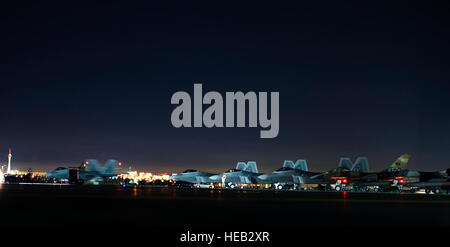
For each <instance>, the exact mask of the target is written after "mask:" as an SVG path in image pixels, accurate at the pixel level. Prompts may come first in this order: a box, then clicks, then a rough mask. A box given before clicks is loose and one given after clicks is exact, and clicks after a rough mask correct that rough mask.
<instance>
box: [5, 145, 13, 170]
mask: <svg viewBox="0 0 450 247" xmlns="http://www.w3.org/2000/svg"><path fill="white" fill-rule="evenodd" d="M11 158H12V154H11V148H9V154H8V169H7V170H6V174H9V173H11Z"/></svg>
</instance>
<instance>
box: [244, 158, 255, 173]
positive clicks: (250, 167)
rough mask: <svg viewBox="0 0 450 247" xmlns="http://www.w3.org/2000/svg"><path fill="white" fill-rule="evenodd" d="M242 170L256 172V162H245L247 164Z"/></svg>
mask: <svg viewBox="0 0 450 247" xmlns="http://www.w3.org/2000/svg"><path fill="white" fill-rule="evenodd" d="M244 171H247V172H253V173H258V167H257V166H256V162H255V161H249V162H247V166H246V167H245V169H244Z"/></svg>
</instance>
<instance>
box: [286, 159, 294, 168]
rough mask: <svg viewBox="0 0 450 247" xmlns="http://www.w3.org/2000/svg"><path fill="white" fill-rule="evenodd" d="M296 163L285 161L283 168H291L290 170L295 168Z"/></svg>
mask: <svg viewBox="0 0 450 247" xmlns="http://www.w3.org/2000/svg"><path fill="white" fill-rule="evenodd" d="M294 166H295V165H294V162H293V161H292V160H285V161H284V164H283V167H289V168H294Z"/></svg>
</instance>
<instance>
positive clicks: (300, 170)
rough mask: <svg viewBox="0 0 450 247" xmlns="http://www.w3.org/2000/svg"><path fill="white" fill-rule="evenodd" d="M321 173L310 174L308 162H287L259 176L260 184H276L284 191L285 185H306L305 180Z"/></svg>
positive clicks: (276, 186)
mask: <svg viewBox="0 0 450 247" xmlns="http://www.w3.org/2000/svg"><path fill="white" fill-rule="evenodd" d="M318 174H319V173H315V172H309V171H308V165H307V163H306V160H297V162H295V164H294V162H293V161H292V160H285V161H284V164H283V167H282V168H280V169H278V170H276V171H274V172H272V173H267V174H262V175H259V176H258V179H259V180H260V183H263V184H274V185H275V188H277V189H282V188H283V185H293V184H304V183H305V180H306V179H308V178H310V177H311V176H314V175H318Z"/></svg>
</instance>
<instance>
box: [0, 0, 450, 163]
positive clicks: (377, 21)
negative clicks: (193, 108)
mask: <svg viewBox="0 0 450 247" xmlns="http://www.w3.org/2000/svg"><path fill="white" fill-rule="evenodd" d="M129 2H130V1H126V2H125V1H124V2H117V3H114V4H111V3H104V4H92V3H90V4H86V5H83V4H79V3H76V2H75V1H74V2H73V3H71V4H68V3H67V2H66V1H58V2H45V3H23V2H20V3H15V5H11V3H9V4H10V5H5V3H2V4H1V5H2V6H1V8H0V12H1V14H0V32H1V39H0V54H1V55H0V63H1V64H0V82H1V90H0V100H1V109H2V111H1V114H0V150H3V151H1V152H0V153H3V155H1V156H0V162H1V163H3V164H4V163H5V162H6V158H7V150H8V147H10V146H11V147H12V148H13V153H14V158H13V168H19V169H26V168H28V167H31V168H32V169H33V170H50V169H52V168H55V167H57V166H75V165H78V164H79V163H81V162H82V161H83V160H85V159H88V158H96V159H99V160H101V161H105V160H106V159H109V158H113V159H118V160H120V161H122V162H123V163H124V164H125V165H126V166H132V167H135V168H137V169H139V170H146V171H155V172H179V171H182V170H185V169H187V168H197V169H202V170H205V171H211V172H215V171H217V172H218V171H223V170H225V169H228V168H231V167H234V166H235V163H236V162H237V161H242V160H243V161H246V160H255V161H257V162H258V165H259V168H260V170H261V171H265V172H269V171H271V170H273V169H276V168H278V167H280V166H281V165H282V162H283V160H284V159H292V160H295V159H299V158H302V159H307V161H308V164H309V166H310V169H312V170H327V169H330V168H333V167H335V166H336V165H337V162H338V159H339V157H341V156H349V157H352V158H355V157H357V156H367V157H368V158H369V161H370V165H371V168H372V169H373V170H380V169H383V168H385V167H387V166H388V165H390V164H391V163H392V162H393V161H394V160H395V159H396V158H397V157H398V156H399V155H401V154H403V153H409V154H411V155H412V159H411V161H410V167H411V168H414V169H422V170H437V169H444V168H447V167H450V155H449V151H450V130H449V126H450V85H449V79H450V71H449V68H450V63H449V59H450V50H449V49H450V48H449V47H450V46H449V41H450V22H449V20H450V8H449V5H448V4H444V3H443V2H442V3H441V2H430V3H425V2H424V1H421V2H422V3H420V4H419V3H414V2H413V1H405V2H397V3H396V4H392V3H389V2H381V1H373V3H371V4H367V3H365V4H363V5H362V4H361V3H359V2H360V1H355V2H349V3H340V1H339V2H338V3H336V1H334V3H332V2H330V3H327V2H322V1H320V3H318V4H317V5H314V4H313V3H308V4H298V5H283V6H281V5H279V6H275V5H273V3H271V4H259V3H257V2H256V3H253V4H249V5H243V4H242V3H241V4H239V5H229V4H228V3H227V2H223V3H220V4H219V3H211V1H209V2H206V3H191V1H188V2H189V3H186V1H185V3H170V5H166V6H163V5H158V4H154V3H144V1H143V2H142V3H135V4H131V3H129ZM145 2H147V1H145ZM212 2H215V1H212ZM194 83H203V88H204V91H211V90H214V91H219V92H222V93H225V92H226V91H244V92H247V91H256V92H258V91H267V92H270V91H278V92H280V134H279V136H278V137H277V138H275V139H260V138H259V131H260V130H259V128H244V129H237V128H229V129H225V128H221V129H219V128H213V129H207V128H200V129H193V128H190V129H187V128H182V129H175V128H173V127H172V126H171V123H170V114H171V112H172V110H173V108H174V106H172V105H171V104H170V98H171V96H172V94H173V93H175V92H177V91H180V90H183V91H188V92H190V93H191V94H192V92H193V84H194Z"/></svg>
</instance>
